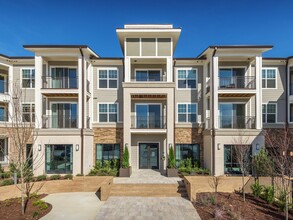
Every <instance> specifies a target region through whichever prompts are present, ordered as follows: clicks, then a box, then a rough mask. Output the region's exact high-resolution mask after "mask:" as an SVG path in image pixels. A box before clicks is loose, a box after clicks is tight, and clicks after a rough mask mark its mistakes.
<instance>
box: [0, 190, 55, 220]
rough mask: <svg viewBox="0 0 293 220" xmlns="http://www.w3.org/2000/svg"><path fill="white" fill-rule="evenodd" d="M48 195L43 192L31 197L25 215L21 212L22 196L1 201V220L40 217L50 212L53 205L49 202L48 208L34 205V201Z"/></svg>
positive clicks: (22, 219) (21, 219)
mask: <svg viewBox="0 0 293 220" xmlns="http://www.w3.org/2000/svg"><path fill="white" fill-rule="evenodd" d="M45 196H47V194H41V195H38V196H35V197H34V198H31V199H30V200H29V202H28V206H27V209H26V213H25V214H24V215H22V214H21V198H13V199H6V200H4V201H1V202H0V216H1V220H15V219H20V220H24V219H26V220H27V219H29V220H30V219H40V218H41V217H43V216H45V215H46V214H48V213H49V212H50V211H51V209H52V205H51V204H49V203H45V204H47V208H44V204H43V206H41V205H40V204H39V205H33V203H34V202H36V201H38V200H41V199H42V198H44V197H45Z"/></svg>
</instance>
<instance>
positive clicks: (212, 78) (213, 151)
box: [211, 48, 218, 175]
mask: <svg viewBox="0 0 293 220" xmlns="http://www.w3.org/2000/svg"><path fill="white" fill-rule="evenodd" d="M216 52H217V48H215V49H214V52H213V55H212V62H211V63H212V71H211V73H212V74H213V75H212V77H211V89H212V88H213V85H214V59H213V58H214V56H215V55H216ZM215 77H218V76H215ZM214 95H218V94H214V89H213V94H212V110H213V111H214V107H215V103H214V99H215V98H214ZM213 111H212V114H213V117H212V168H213V172H212V173H213V175H214V174H215V147H216V139H215V114H216V113H217V112H213Z"/></svg>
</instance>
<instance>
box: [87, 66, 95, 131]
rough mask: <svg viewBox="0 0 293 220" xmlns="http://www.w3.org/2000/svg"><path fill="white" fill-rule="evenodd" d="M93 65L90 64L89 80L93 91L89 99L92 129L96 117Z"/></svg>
mask: <svg viewBox="0 0 293 220" xmlns="http://www.w3.org/2000/svg"><path fill="white" fill-rule="evenodd" d="M93 71H94V70H93V65H92V64H90V66H89V73H88V74H89V76H88V77H89V81H90V92H91V97H90V99H89V117H90V118H91V119H90V129H92V122H93V119H94V108H93V98H94V97H93V96H94V92H93V91H94V72H93Z"/></svg>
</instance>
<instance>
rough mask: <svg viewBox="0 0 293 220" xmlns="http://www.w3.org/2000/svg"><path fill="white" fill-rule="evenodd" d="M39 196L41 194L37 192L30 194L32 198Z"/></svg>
mask: <svg viewBox="0 0 293 220" xmlns="http://www.w3.org/2000/svg"><path fill="white" fill-rule="evenodd" d="M39 197H40V196H39V195H38V194H37V193H36V192H34V193H31V194H30V199H37V198H39Z"/></svg>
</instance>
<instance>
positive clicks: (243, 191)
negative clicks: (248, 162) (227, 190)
mask: <svg viewBox="0 0 293 220" xmlns="http://www.w3.org/2000/svg"><path fill="white" fill-rule="evenodd" d="M242 193H243V202H245V190H244V172H242Z"/></svg>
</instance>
